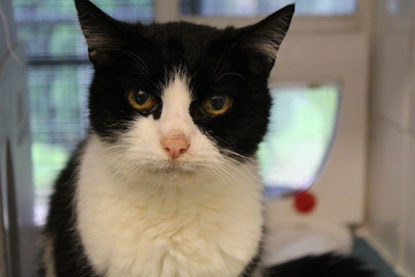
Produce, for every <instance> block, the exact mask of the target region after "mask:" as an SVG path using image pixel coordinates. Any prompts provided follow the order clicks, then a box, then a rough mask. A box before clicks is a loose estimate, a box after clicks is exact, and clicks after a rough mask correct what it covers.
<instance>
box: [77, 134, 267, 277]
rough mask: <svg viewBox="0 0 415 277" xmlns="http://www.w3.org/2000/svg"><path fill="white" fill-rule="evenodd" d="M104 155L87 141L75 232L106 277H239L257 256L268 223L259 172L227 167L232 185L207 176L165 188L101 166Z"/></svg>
mask: <svg viewBox="0 0 415 277" xmlns="http://www.w3.org/2000/svg"><path fill="white" fill-rule="evenodd" d="M104 147H105V146H104V145H103V143H102V142H101V141H100V140H99V139H98V138H97V137H96V136H95V135H92V136H91V137H90V138H89V141H88V144H87V146H86V148H85V152H84V154H83V158H82V162H81V165H80V169H79V181H78V184H77V193H76V211H77V218H78V221H77V229H78V230H79V233H80V237H81V241H82V244H83V245H84V247H85V252H86V255H87V257H88V260H89V261H90V262H91V264H92V265H93V267H94V268H95V270H97V271H98V272H99V273H100V274H103V275H104V276H106V277H119V276H125V277H128V276H183V277H185V276H189V277H190V276H238V275H239V274H241V272H242V271H243V270H244V269H245V267H246V266H247V265H248V264H249V262H250V261H251V260H252V259H253V258H254V257H255V256H256V254H257V252H258V248H259V244H260V241H261V238H262V226H263V217H262V207H261V197H262V195H261V184H260V181H259V178H258V177H257V175H256V169H255V166H254V165H253V164H250V163H246V164H240V165H238V166H235V165H232V166H230V165H229V168H228V169H227V170H230V171H232V172H230V173H231V174H232V176H234V177H233V178H232V180H230V179H227V178H223V177H220V176H215V175H209V174H203V173H201V174H196V175H195V176H194V177H193V178H192V177H188V178H185V179H180V183H176V184H174V183H171V184H169V185H167V186H166V185H161V184H160V183H159V180H158V179H157V178H152V177H150V176H143V178H142V179H140V180H135V181H134V182H133V181H131V180H127V179H120V178H118V177H117V176H116V175H114V174H113V173H112V171H110V170H106V168H105V166H103V160H104V159H105V156H103V153H105V151H104V149H103V148H104ZM224 166H226V164H225V165H224Z"/></svg>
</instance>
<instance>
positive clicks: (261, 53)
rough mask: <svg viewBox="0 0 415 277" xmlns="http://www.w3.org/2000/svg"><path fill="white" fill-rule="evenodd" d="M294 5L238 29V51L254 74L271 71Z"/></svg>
mask: <svg viewBox="0 0 415 277" xmlns="http://www.w3.org/2000/svg"><path fill="white" fill-rule="evenodd" d="M294 11H295V4H292V5H288V6H286V7H284V8H282V9H280V10H278V11H277V12H275V13H273V14H271V15H270V16H268V17H266V18H265V19H263V20H261V21H260V22H258V23H256V24H254V25H251V26H247V27H244V28H242V29H240V33H241V36H240V37H239V42H238V44H237V45H238V46H237V47H238V49H239V50H240V53H241V54H242V55H243V56H244V57H246V58H247V59H248V65H249V67H250V70H251V71H252V72H254V73H263V72H268V73H269V71H271V69H272V67H273V65H274V62H275V59H276V56H277V52H278V50H279V48H280V45H281V43H282V41H283V39H284V37H285V35H286V34H287V31H288V28H289V27H290V23H291V19H292V17H293V15H294Z"/></svg>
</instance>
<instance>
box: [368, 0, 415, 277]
mask: <svg viewBox="0 0 415 277" xmlns="http://www.w3.org/2000/svg"><path fill="white" fill-rule="evenodd" d="M375 3H376V12H375V19H374V20H375V23H374V25H373V27H374V48H373V52H372V79H371V99H370V103H371V109H370V110H371V111H370V117H371V121H370V125H369V126H370V137H369V160H368V171H369V172H368V183H369V187H368V196H367V200H368V201H367V208H368V212H367V213H368V214H367V219H368V228H369V232H370V236H369V237H370V238H371V241H372V244H373V245H374V246H375V247H377V248H378V250H379V251H380V252H381V254H382V255H383V256H384V257H385V258H386V259H387V260H388V261H389V262H390V263H391V264H392V265H393V266H394V267H396V268H397V269H398V271H401V273H402V275H403V276H405V277H406V276H415V0H399V1H398V0H379V1H376V2H375Z"/></svg>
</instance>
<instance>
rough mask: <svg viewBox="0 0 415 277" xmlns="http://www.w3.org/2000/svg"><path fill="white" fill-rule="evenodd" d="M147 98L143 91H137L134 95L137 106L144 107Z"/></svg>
mask: <svg viewBox="0 0 415 277" xmlns="http://www.w3.org/2000/svg"><path fill="white" fill-rule="evenodd" d="M148 98H149V95H148V93H145V92H144V91H139V92H137V93H135V94H134V100H135V102H136V103H137V104H138V105H144V104H145V103H146V102H147V100H148Z"/></svg>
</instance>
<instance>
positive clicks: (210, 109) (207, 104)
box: [202, 95, 232, 116]
mask: <svg viewBox="0 0 415 277" xmlns="http://www.w3.org/2000/svg"><path fill="white" fill-rule="evenodd" d="M231 105H232V98H231V97H230V96H228V95H218V96H213V97H211V98H208V99H205V100H204V101H203V106H202V107H203V110H204V111H205V112H206V113H208V114H209V115H213V116H215V115H220V114H223V113H225V112H226V111H227V110H228V109H229V108H230V107H231Z"/></svg>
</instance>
